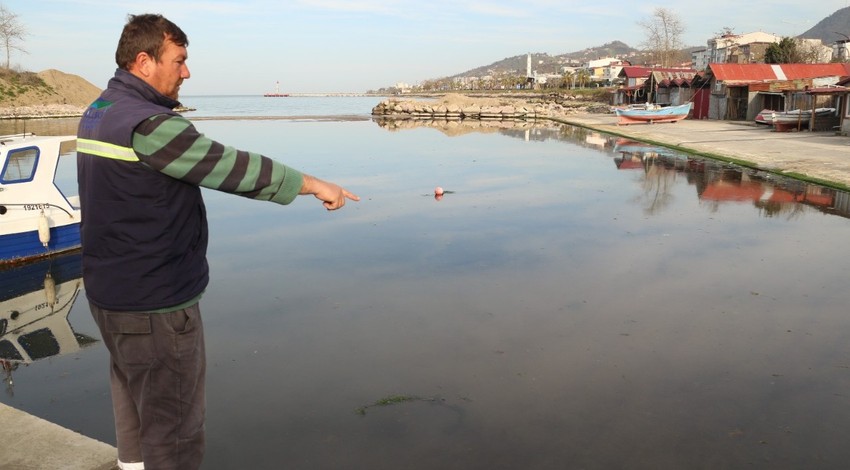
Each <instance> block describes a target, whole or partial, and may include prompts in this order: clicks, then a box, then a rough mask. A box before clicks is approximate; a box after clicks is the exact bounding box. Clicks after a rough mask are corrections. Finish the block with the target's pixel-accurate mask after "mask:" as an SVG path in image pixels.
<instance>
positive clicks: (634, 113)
mask: <svg viewBox="0 0 850 470" xmlns="http://www.w3.org/2000/svg"><path fill="white" fill-rule="evenodd" d="M691 107H693V103H691V102H688V103H685V104H680V105H677V106H664V107H661V106H652V105H647V106H646V108H645V109H615V110H614V112H615V113H617V117H618V118H619V119H618V120H617V125H622V124H635V123H638V124H654V123H656V122H678V121H681V120H682V119H685V118H686V117H688V114H690V112H691Z"/></svg>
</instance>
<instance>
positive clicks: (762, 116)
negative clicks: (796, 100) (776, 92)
mask: <svg viewBox="0 0 850 470" xmlns="http://www.w3.org/2000/svg"><path fill="white" fill-rule="evenodd" d="M812 113H814V117H815V118H818V117H825V116H829V115H831V114H834V113H835V108H815V109H814V110H811V109H794V110H791V111H773V110H770V109H763V110H762V111H761V112H760V113H758V115H756V118H755V122H756V124H766V125H770V126H773V127H774V129H775V130H776V131H777V132H787V131H790V130H792V129H807V128H808V127H809V123H810V122H811V120H812Z"/></svg>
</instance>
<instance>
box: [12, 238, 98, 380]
mask: <svg viewBox="0 0 850 470" xmlns="http://www.w3.org/2000/svg"><path fill="white" fill-rule="evenodd" d="M82 284H83V281H82V271H81V257H80V253H79V252H76V253H71V254H66V255H63V256H58V257H55V258H52V259H47V260H43V261H40V262H38V263H31V264H25V265H23V266H18V267H13V268H9V269H3V270H0V365H2V369H3V381H4V383H5V385H6V391H7V393H9V394H10V395H11V394H13V393H14V389H13V387H14V382H13V379H12V373H13V372H14V371H15V370H17V369H18V368H19V367H20V366H22V365H24V366H26V365H29V364H31V363H33V362H36V361H39V360H42V359H47V358H52V357H56V356H60V355H64V354H69V353H74V352H77V351H79V350H81V349H83V348H85V347H88V346H91V345H92V344H94V343H95V342H97V340H95V339H94V338H92V337H90V336H87V335H84V334H80V333H76V332H74V329H73V327H71V324H70V323H69V321H68V314H69V313H70V312H71V308H72V307H73V306H74V303H75V302H76V300H77V297H78V295H79V293H80V290H81V289H82Z"/></svg>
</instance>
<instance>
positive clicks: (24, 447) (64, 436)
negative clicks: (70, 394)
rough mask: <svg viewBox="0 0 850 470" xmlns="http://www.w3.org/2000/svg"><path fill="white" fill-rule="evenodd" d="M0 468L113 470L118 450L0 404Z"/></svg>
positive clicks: (26, 469)
mask: <svg viewBox="0 0 850 470" xmlns="http://www.w3.org/2000/svg"><path fill="white" fill-rule="evenodd" d="M0 426H2V428H3V439H2V440H1V441H0V468H2V469H4V470H113V469H116V468H118V467H117V465H116V463H117V460H116V459H117V458H118V451H117V450H116V449H115V448H114V447H112V446H110V445H108V444H104V443H103V442H100V441H96V440H94V439H91V438H88V437H86V436H83V435H82V434H79V433H76V432H74V431H71V430H69V429H65V428H63V427H61V426H58V425H56V424H53V423H51V422H49V421H45V420H43V419H41V418H38V417H35V416H33V415H31V414H28V413H24V412H23V411H19V410H16V409H14V408H10V407H9V406H6V405H4V404H2V403H0Z"/></svg>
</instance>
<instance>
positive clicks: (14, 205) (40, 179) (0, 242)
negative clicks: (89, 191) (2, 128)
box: [0, 133, 80, 266]
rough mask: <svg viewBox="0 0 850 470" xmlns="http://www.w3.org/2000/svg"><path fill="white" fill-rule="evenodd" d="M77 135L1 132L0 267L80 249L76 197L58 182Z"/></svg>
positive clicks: (78, 210) (72, 151)
mask: <svg viewBox="0 0 850 470" xmlns="http://www.w3.org/2000/svg"><path fill="white" fill-rule="evenodd" d="M75 146H76V136H37V135H34V134H31V133H24V134H15V135H7V136H0V266H2V265H8V264H18V263H26V262H29V261H35V260H38V259H42V258H46V257H49V256H52V255H55V254H58V253H63V252H66V251H71V250H74V249H78V248H79V247H80V199H79V196H68V195H66V194H65V193H63V192H62V191H61V190H60V189H59V186H58V185H57V183H56V181H55V179H56V173H57V169H58V168H59V163H60V158H74V156H75V155H76V152H75V151H74V150H75Z"/></svg>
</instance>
